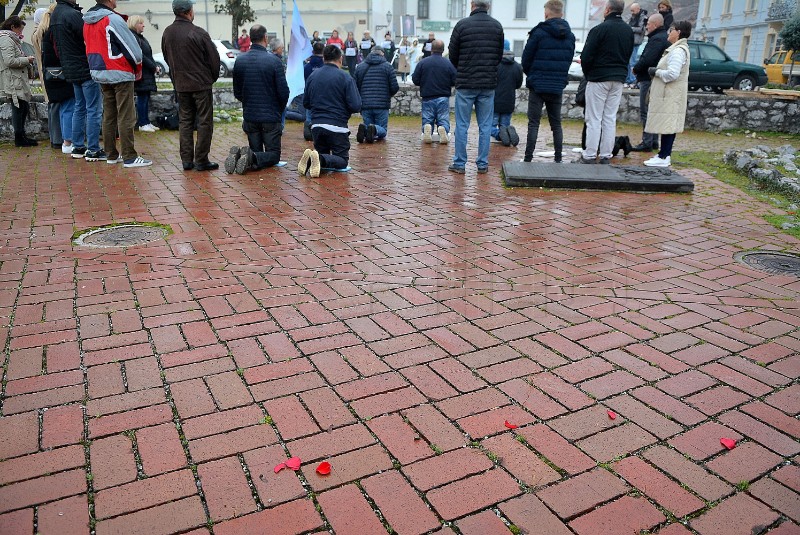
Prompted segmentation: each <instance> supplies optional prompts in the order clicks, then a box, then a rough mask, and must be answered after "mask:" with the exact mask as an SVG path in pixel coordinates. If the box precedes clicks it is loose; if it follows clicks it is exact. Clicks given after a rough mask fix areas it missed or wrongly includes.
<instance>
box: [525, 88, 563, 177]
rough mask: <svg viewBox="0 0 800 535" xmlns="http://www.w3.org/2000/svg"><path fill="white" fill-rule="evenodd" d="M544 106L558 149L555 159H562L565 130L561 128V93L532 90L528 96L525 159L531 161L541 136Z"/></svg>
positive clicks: (556, 148) (555, 146)
mask: <svg viewBox="0 0 800 535" xmlns="http://www.w3.org/2000/svg"><path fill="white" fill-rule="evenodd" d="M542 106H544V107H545V108H546V109H547V120H548V121H549V122H550V130H552V131H553V146H554V148H555V151H556V156H555V160H556V161H557V162H560V161H561V152H562V149H563V146H564V131H563V130H562V129H561V95H560V94H550V93H534V92H533V91H531V92H530V95H529V96H528V141H527V142H526V144H525V161H526V162H529V161H531V158H533V151H534V150H535V149H536V138H537V137H538V136H539V123H540V122H541V120H542Z"/></svg>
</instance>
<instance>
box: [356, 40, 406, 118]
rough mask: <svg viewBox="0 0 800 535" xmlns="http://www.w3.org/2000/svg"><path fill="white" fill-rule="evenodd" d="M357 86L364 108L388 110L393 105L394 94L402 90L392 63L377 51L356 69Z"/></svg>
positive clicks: (362, 107)
mask: <svg viewBox="0 0 800 535" xmlns="http://www.w3.org/2000/svg"><path fill="white" fill-rule="evenodd" d="M356 87H358V93H359V94H360V95H361V109H362V110H388V109H389V108H391V107H392V95H394V94H395V93H397V91H399V90H400V86H399V84H398V83H397V75H395V73H394V69H393V68H392V66H391V64H390V63H389V62H388V61H386V58H385V57H383V56H382V55H381V54H376V53H375V52H373V53H372V54H370V55H369V56H367V59H365V60H364V61H363V62H362V63H361V65H359V66H358V68H357V69H356Z"/></svg>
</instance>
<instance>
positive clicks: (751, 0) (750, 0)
mask: <svg viewBox="0 0 800 535" xmlns="http://www.w3.org/2000/svg"><path fill="white" fill-rule="evenodd" d="M744 10H745V11H755V10H756V0H747V6H746V7H745V8H744Z"/></svg>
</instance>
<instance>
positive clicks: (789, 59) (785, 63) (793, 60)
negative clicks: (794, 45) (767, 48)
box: [764, 50, 800, 85]
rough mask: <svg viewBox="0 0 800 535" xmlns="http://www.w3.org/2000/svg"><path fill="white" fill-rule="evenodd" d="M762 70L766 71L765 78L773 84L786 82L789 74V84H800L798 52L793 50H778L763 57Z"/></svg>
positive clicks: (799, 56)
mask: <svg viewBox="0 0 800 535" xmlns="http://www.w3.org/2000/svg"><path fill="white" fill-rule="evenodd" d="M764 70H766V71H767V80H768V81H769V82H770V83H773V84H788V83H789V75H791V77H792V80H791V85H798V84H800V52H795V51H793V50H789V51H787V50H779V51H777V52H775V53H774V54H772V55H771V56H770V57H768V58H766V59H764Z"/></svg>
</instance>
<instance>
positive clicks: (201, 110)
mask: <svg viewBox="0 0 800 535" xmlns="http://www.w3.org/2000/svg"><path fill="white" fill-rule="evenodd" d="M178 110H179V113H178V115H179V117H180V123H179V126H178V131H179V137H180V151H181V162H183V163H191V162H195V163H198V164H206V163H208V153H209V152H210V151H211V138H212V137H213V135H214V97H213V95H212V93H211V88H210V87H209V88H208V90H205V91H195V92H192V93H189V92H179V93H178ZM195 123H197V143H196V144H195V141H194V128H195Z"/></svg>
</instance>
